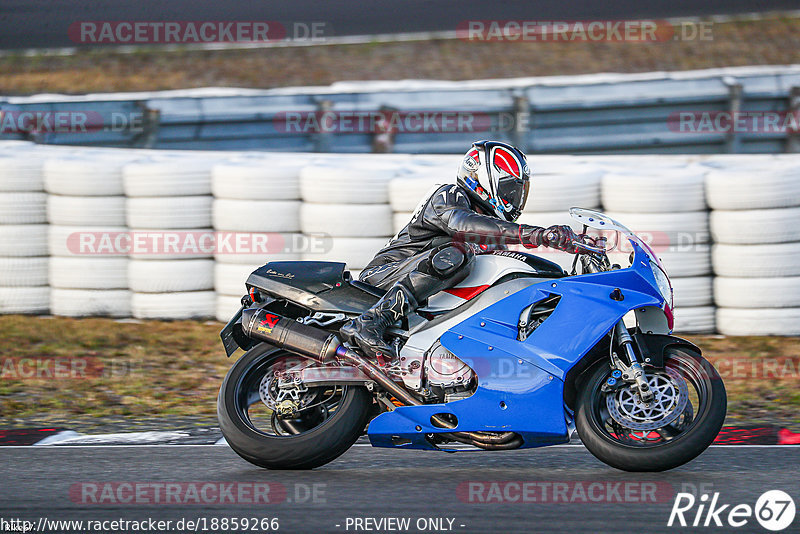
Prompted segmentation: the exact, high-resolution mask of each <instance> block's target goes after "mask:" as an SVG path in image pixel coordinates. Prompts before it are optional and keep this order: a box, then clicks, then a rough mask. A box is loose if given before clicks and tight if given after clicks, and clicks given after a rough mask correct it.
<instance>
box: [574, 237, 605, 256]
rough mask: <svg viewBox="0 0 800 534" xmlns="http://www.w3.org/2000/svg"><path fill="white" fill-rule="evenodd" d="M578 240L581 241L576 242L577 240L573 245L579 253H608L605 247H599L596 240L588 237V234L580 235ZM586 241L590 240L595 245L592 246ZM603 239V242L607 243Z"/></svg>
mask: <svg viewBox="0 0 800 534" xmlns="http://www.w3.org/2000/svg"><path fill="white" fill-rule="evenodd" d="M578 238H579V239H580V241H575V240H573V241H572V244H573V245H574V246H575V248H576V249H578V253H590V254H605V252H606V249H605V247H598V246H597V245H596V240H595V239H594V238H592V237H591V236H588V235H586V234H579V235H578ZM585 239H588V240H590V241H591V242H592V243H595V244H592V245H590V244H588V243H586V242H585V241H584V240H585ZM601 239H602V240H603V242H605V238H601Z"/></svg>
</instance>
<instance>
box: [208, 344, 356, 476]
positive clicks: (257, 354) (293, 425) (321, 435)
mask: <svg viewBox="0 0 800 534" xmlns="http://www.w3.org/2000/svg"><path fill="white" fill-rule="evenodd" d="M286 358H294V359H297V358H298V356H294V355H292V354H290V353H288V352H286V351H283V350H279V349H276V348H275V347H272V346H270V345H268V344H266V343H262V344H260V345H258V346H256V347H254V348H252V349H250V350H249V351H247V352H246V353H245V354H244V355H243V356H242V357H241V358H239V360H238V361H237V362H236V363H235V364H234V365H233V367H231V369H230V370H229V371H228V374H227V375H226V376H225V380H224V381H223V383H222V387H221V388H220V392H219V397H218V398H217V417H218V419H219V424H220V429H221V430H222V435H223V436H224V437H225V440H226V441H227V442H228V445H230V447H231V448H232V449H233V450H234V451H235V452H236V454H238V455H239V456H241V457H242V458H244V459H245V460H247V461H248V462H250V463H252V464H254V465H257V466H259V467H264V468H267V469H313V468H315V467H319V466H321V465H325V464H327V463H328V462H331V461H333V460H335V459H336V458H338V457H339V456H341V455H342V454H344V453H345V452H346V451H347V450H348V449H349V448H350V447H351V446H352V445H353V443H355V441H356V440H357V439H358V438H359V436H360V435H361V433H362V432H363V431H364V428H365V426H366V424H367V420H368V418H369V415H370V406H371V404H372V398H371V397H370V395H369V393H368V392H367V390H366V388H364V387H355V386H346V387H342V388H340V389H338V390H337V389H336V388H332V387H328V388H317V389H320V390H322V391H320V392H315V391H313V390H312V391H311V393H312V394H314V395H317V397H316V398H315V399H314V401H313V403H312V404H313V406H314V407H313V408H309V409H308V410H304V411H302V412H300V415H299V416H298V417H297V418H295V419H292V420H289V419H281V418H280V417H279V416H278V414H277V413H274V412H272V411H271V410H270V409H268V407H267V406H265V405H264V403H263V402H262V399H261V397H260V394H259V388H261V387H262V384H263V379H264V376H265V375H267V374H268V373H270V372H272V371H273V370H274V369H275V368H276V367H277V366H278V365H279V364H280V362H282V361H285V359H286ZM326 399H327V400H328V402H327V403H325V400H326Z"/></svg>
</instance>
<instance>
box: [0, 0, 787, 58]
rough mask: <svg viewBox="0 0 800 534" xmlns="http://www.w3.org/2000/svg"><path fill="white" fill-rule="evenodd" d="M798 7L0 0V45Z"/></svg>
mask: <svg viewBox="0 0 800 534" xmlns="http://www.w3.org/2000/svg"><path fill="white" fill-rule="evenodd" d="M798 8H800V2H798V1H797V0H705V1H691V0H673V1H670V2H664V1H663V0H620V1H615V2H598V1H596V0H573V1H570V2H565V1H563V0H558V1H556V0H547V1H542V0H538V1H537V0H504V1H502V2H493V1H491V0H403V1H399V0H370V1H369V2H363V1H354V0H337V1H319V0H292V1H290V2H286V1H284V0H281V1H276V0H269V1H260V2H254V1H252V0H216V1H209V0H168V1H165V0H93V1H91V2H89V1H86V0H3V1H2V2H0V49H19V48H56V47H73V46H76V43H75V42H73V41H71V40H70V38H69V36H68V33H67V29H68V27H69V25H70V24H72V23H74V22H81V21H146V22H157V21H279V22H281V23H283V24H291V23H303V24H308V23H311V22H322V23H324V24H325V32H324V34H325V36H352V35H375V34H394V33H403V32H429V31H454V30H455V29H456V27H457V25H458V24H459V23H460V22H463V21H467V20H473V19H477V20H538V21H547V20H567V21H570V20H621V19H637V18H680V17H687V16H702V15H718V14H723V15H724V14H737V13H750V12H766V11H779V10H789V9H791V10H796V9H798ZM87 46H91V45H87Z"/></svg>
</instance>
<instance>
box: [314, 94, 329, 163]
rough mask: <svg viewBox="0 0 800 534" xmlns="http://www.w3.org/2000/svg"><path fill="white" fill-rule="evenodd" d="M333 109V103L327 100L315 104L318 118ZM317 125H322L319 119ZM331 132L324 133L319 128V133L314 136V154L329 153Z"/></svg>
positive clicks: (322, 129) (323, 130)
mask: <svg viewBox="0 0 800 534" xmlns="http://www.w3.org/2000/svg"><path fill="white" fill-rule="evenodd" d="M332 109H333V101H332V100H328V99H322V100H320V101H319V102H318V103H317V113H318V114H319V116H320V118H321V117H322V116H323V115H324V114H325V113H328V112H329V111H331V110H332ZM317 122H318V123H319V124H322V122H323V121H322V120H321V119H320V120H319V121H317ZM332 137H333V133H332V132H326V131H325V129H324V128H320V129H319V131H318V132H317V133H316V134H314V139H313V141H314V151H315V152H330V151H331V144H332Z"/></svg>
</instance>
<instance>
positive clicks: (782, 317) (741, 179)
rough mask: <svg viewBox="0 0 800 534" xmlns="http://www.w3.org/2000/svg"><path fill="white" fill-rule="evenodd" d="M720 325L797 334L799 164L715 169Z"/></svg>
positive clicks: (730, 331) (729, 330) (710, 185)
mask: <svg viewBox="0 0 800 534" xmlns="http://www.w3.org/2000/svg"><path fill="white" fill-rule="evenodd" d="M706 194H707V196H708V203H709V205H710V206H711V207H712V208H713V210H714V211H712V212H711V234H712V236H713V238H714V241H715V245H714V249H713V253H712V259H713V265H714V272H715V273H716V275H717V278H716V279H715V280H714V296H715V302H716V305H717V328H718V330H719V332H720V333H722V334H726V335H793V336H796V335H800V167H798V166H796V165H794V166H788V165H787V166H785V167H784V168H779V169H775V168H774V167H772V172H769V171H767V170H765V169H758V168H751V169H747V170H740V171H738V172H730V171H727V172H726V171H722V170H720V171H712V172H711V173H709V175H708V180H707V182H706Z"/></svg>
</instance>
